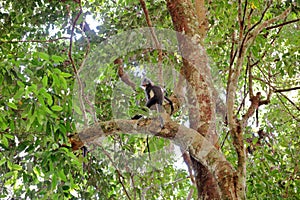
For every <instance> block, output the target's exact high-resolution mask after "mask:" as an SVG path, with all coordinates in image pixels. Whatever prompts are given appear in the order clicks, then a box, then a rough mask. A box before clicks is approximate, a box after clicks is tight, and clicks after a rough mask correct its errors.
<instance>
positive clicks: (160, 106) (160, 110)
mask: <svg viewBox="0 0 300 200" xmlns="http://www.w3.org/2000/svg"><path fill="white" fill-rule="evenodd" d="M155 105H156V109H157V112H158V113H159V120H160V127H161V128H163V127H164V119H163V117H162V114H163V109H162V105H160V104H155Z"/></svg>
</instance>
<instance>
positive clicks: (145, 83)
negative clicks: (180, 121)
mask: <svg viewBox="0 0 300 200" xmlns="http://www.w3.org/2000/svg"><path fill="white" fill-rule="evenodd" d="M141 86H142V87H143V88H144V90H145V94H146V99H147V102H146V107H148V108H151V106H153V105H156V108H157V112H159V113H161V112H162V105H163V101H164V100H166V101H167V102H168V103H169V104H170V106H171V113H170V115H172V113H173V111H174V107H173V102H172V101H171V100H170V99H169V98H168V97H166V96H165V95H164V90H163V88H161V87H160V86H156V85H154V84H153V82H152V81H151V80H150V79H148V78H144V79H143V80H142V83H141ZM141 117H142V115H135V116H134V117H132V118H131V119H134V120H135V119H140V118H141ZM160 119H161V127H163V120H162V117H160Z"/></svg>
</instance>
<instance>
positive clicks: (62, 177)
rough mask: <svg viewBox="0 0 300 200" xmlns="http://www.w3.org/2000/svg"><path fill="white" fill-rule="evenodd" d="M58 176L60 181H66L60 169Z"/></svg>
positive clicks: (62, 170)
mask: <svg viewBox="0 0 300 200" xmlns="http://www.w3.org/2000/svg"><path fill="white" fill-rule="evenodd" d="M58 176H59V178H60V179H61V180H63V181H65V182H66V181H67V177H66V175H65V173H64V169H61V170H59V171H58Z"/></svg>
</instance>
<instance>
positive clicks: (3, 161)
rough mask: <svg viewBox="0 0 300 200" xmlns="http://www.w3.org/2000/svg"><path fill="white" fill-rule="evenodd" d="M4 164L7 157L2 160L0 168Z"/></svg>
mask: <svg viewBox="0 0 300 200" xmlns="http://www.w3.org/2000/svg"><path fill="white" fill-rule="evenodd" d="M4 163H6V158H5V157H4V158H2V159H1V160H0V166H1V165H3V164H4Z"/></svg>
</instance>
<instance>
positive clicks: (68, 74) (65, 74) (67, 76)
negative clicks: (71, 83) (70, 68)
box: [61, 72, 73, 78]
mask: <svg viewBox="0 0 300 200" xmlns="http://www.w3.org/2000/svg"><path fill="white" fill-rule="evenodd" d="M61 76H62V77H64V78H69V77H71V76H73V75H72V74H70V73H66V72H62V73H61Z"/></svg>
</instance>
